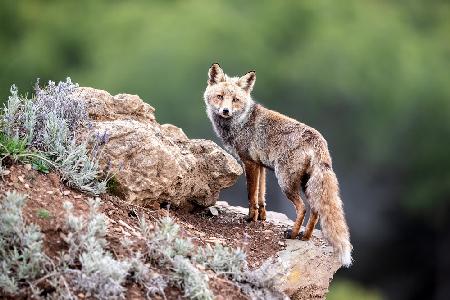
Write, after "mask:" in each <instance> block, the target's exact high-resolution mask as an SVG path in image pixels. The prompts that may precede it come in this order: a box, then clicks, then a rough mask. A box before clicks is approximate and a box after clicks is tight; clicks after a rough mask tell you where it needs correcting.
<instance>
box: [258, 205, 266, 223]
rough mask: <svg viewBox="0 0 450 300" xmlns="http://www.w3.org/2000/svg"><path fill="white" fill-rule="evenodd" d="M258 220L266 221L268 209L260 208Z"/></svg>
mask: <svg viewBox="0 0 450 300" xmlns="http://www.w3.org/2000/svg"><path fill="white" fill-rule="evenodd" d="M258 220H261V221H265V220H266V208H265V207H260V208H259V209H258Z"/></svg>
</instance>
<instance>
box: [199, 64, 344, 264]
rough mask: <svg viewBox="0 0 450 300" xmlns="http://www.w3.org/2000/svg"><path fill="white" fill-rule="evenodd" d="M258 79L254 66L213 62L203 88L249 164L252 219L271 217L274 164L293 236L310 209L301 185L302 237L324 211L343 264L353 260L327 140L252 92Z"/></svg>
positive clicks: (216, 121)
mask: <svg viewBox="0 0 450 300" xmlns="http://www.w3.org/2000/svg"><path fill="white" fill-rule="evenodd" d="M255 80H256V73H255V71H250V72H248V73H247V74H245V75H244V76H242V77H229V76H227V75H226V74H225V73H224V72H223V70H222V69H221V68H220V66H219V64H213V65H212V66H211V68H210V69H209V72H208V86H207V88H206V90H205V94H204V100H205V103H206V112H207V114H208V117H209V119H210V120H211V122H212V125H213V127H214V131H215V132H216V134H217V135H218V136H219V138H220V139H221V140H222V142H223V144H224V145H225V148H226V149H227V150H228V151H230V152H231V153H233V154H234V155H235V156H238V157H239V159H240V160H241V161H242V163H243V165H244V169H245V175H246V178H247V190H248V200H249V214H248V221H256V220H258V219H259V220H265V219H266V202H265V190H266V183H265V177H266V168H267V169H270V170H273V171H274V172H275V175H276V178H277V180H278V183H279V185H280V187H281V189H282V191H283V193H284V194H285V195H286V197H287V198H288V199H289V200H291V201H292V203H293V204H294V206H295V209H296V213H297V217H296V219H295V222H294V226H293V228H292V230H291V231H288V233H287V234H288V235H289V237H290V238H292V239H294V238H296V237H297V236H298V235H299V232H300V228H301V226H302V224H303V219H304V217H305V213H306V208H305V205H304V203H303V201H302V199H301V197H300V191H299V188H300V186H301V188H302V189H303V191H304V193H305V195H306V198H307V200H308V202H309V204H310V207H311V215H310V218H309V221H308V224H307V226H306V229H305V232H304V233H303V235H302V240H309V238H310V237H311V234H312V232H313V229H314V227H315V226H316V224H317V221H318V219H319V216H320V221H321V222H320V224H321V227H322V231H323V233H324V236H325V237H326V238H327V239H328V241H329V242H330V243H331V245H332V246H333V248H334V249H335V251H337V253H338V255H339V258H340V260H341V262H342V264H343V265H344V266H346V267H348V266H350V265H351V263H352V258H351V251H352V245H351V244H350V234H349V230H348V227H347V224H346V221H345V217H344V211H343V207H342V201H341V199H340V196H339V186H338V181H337V178H336V175H335V173H334V172H333V169H332V164H331V156H330V153H329V152H328V146H327V142H326V141H325V139H324V138H323V137H322V135H321V134H320V133H319V132H318V131H317V130H315V129H313V128H311V127H309V126H307V125H305V124H303V123H300V122H298V121H296V120H294V119H291V118H289V117H287V116H284V115H282V114H280V113H278V112H275V111H272V110H269V109H267V108H265V107H263V106H262V105H260V104H257V103H255V102H254V101H253V100H252V97H251V95H250V93H251V91H252V89H253V86H254V84H255Z"/></svg>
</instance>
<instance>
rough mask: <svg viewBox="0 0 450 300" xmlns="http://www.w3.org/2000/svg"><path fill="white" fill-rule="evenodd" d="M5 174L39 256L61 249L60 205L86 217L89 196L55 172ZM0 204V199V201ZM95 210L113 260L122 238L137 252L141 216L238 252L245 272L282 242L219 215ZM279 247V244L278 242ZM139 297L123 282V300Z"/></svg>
mask: <svg viewBox="0 0 450 300" xmlns="http://www.w3.org/2000/svg"><path fill="white" fill-rule="evenodd" d="M8 171H9V174H8V175H5V176H4V177H3V179H2V178H0V194H1V195H2V196H3V195H4V194H5V193H6V192H7V191H13V190H15V191H17V192H19V193H22V194H27V195H28V200H27V202H26V205H25V207H24V210H23V215H24V218H25V220H26V222H28V223H35V224H37V225H39V227H40V228H41V231H42V232H43V233H44V234H45V239H44V251H45V252H46V253H47V255H49V256H50V257H54V256H56V255H57V254H58V252H60V251H62V250H65V249H66V248H67V246H66V244H65V242H64V241H63V239H62V236H63V234H64V228H65V225H64V215H65V211H64V208H63V203H64V202H65V201H70V202H71V203H72V204H73V206H74V211H75V213H76V214H81V215H87V213H88V208H89V206H88V201H89V199H90V198H92V196H89V195H86V194H83V193H80V192H78V191H76V190H74V189H71V188H68V187H67V186H65V185H64V184H62V183H61V182H60V178H59V176H58V175H57V174H56V173H50V174H43V173H40V172H37V171H35V170H32V169H31V167H30V166H29V165H28V166H27V165H21V164H13V165H12V166H10V167H9V168H8ZM0 199H3V197H0ZM101 200H102V201H101V206H100V211H101V212H103V213H104V214H105V215H106V216H107V217H108V221H109V224H108V231H107V236H106V238H107V240H108V242H109V244H108V250H109V251H111V252H112V253H113V254H114V255H115V256H116V257H119V258H120V257H124V256H127V255H128V254H129V251H128V250H129V249H124V248H123V246H122V245H121V241H123V239H124V238H125V237H127V238H129V239H130V240H133V241H136V243H135V245H136V246H135V247H139V245H140V244H141V243H139V241H140V240H141V239H140V236H139V233H138V228H139V224H138V216H139V217H141V216H144V217H145V218H146V219H147V220H148V221H149V222H150V223H154V222H155V220H157V219H159V218H161V217H162V216H164V215H167V214H168V215H170V216H172V217H173V218H175V220H176V222H177V223H178V224H180V226H181V227H182V233H181V234H182V235H186V236H189V237H191V238H192V240H193V242H194V243H195V244H196V245H205V244H207V243H209V244H214V243H221V244H223V245H226V246H230V247H234V248H236V247H240V248H242V249H244V251H245V252H246V253H247V260H248V263H249V265H250V267H257V266H259V265H260V264H261V263H262V262H263V261H264V260H267V259H268V258H270V257H271V256H273V255H274V254H275V253H276V252H277V251H279V250H280V249H281V248H282V246H280V243H279V242H280V241H282V240H283V234H282V232H281V229H280V228H278V227H276V226H274V225H272V224H270V223H266V222H257V223H255V224H253V223H247V222H246V221H244V219H243V217H242V216H241V215H236V214H232V213H229V212H224V211H220V213H219V215H218V216H212V215H211V214H210V213H209V211H208V210H203V211H198V210H197V211H196V212H187V211H182V210H165V209H158V210H149V209H145V208H142V207H139V206H135V205H132V204H128V203H125V202H123V201H122V200H121V199H119V198H118V197H116V196H113V195H109V194H105V195H102V196H101ZM281 244H282V243H281ZM210 287H211V289H212V290H213V292H214V294H215V295H216V296H217V299H247V297H246V296H245V295H243V294H242V293H241V292H240V291H239V289H238V288H237V287H236V286H235V285H234V284H233V283H232V282H230V281H228V280H225V279H220V278H214V279H212V280H211V281H210ZM166 296H167V297H168V299H179V298H182V292H181V291H180V290H179V289H177V288H173V287H171V288H168V289H167V291H166ZM143 298H144V293H143V291H142V290H140V288H139V287H138V286H136V285H135V284H133V283H129V285H128V286H127V299H143Z"/></svg>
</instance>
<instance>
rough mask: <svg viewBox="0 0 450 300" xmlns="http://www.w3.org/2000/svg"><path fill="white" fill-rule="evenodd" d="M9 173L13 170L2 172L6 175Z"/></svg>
mask: <svg viewBox="0 0 450 300" xmlns="http://www.w3.org/2000/svg"><path fill="white" fill-rule="evenodd" d="M9 173H11V171H9V170H5V171H3V172H2V175H5V176H6V175H9Z"/></svg>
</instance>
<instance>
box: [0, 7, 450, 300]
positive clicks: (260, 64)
mask: <svg viewBox="0 0 450 300" xmlns="http://www.w3.org/2000/svg"><path fill="white" fill-rule="evenodd" d="M213 62H219V63H220V64H221V66H222V67H223V68H224V70H225V72H226V73H228V74H230V75H238V74H244V73H245V72H247V71H248V70H253V69H254V70H256V74H257V80H256V85H255V88H254V92H253V95H254V98H255V99H256V100H257V101H260V102H261V103H262V104H264V105H266V106H268V107H270V108H273V109H275V110H278V111H280V112H282V113H285V114H288V115H289V116H291V117H294V118H296V119H298V120H300V121H302V122H305V123H307V124H309V125H311V126H313V127H315V128H317V129H318V130H320V131H321V132H322V133H323V135H324V136H325V137H326V138H327V140H328V142H329V146H330V150H331V152H332V155H333V158H334V168H335V169H336V172H337V174H338V177H339V179H340V182H341V188H342V194H343V199H344V203H345V209H346V213H347V218H348V220H349V225H350V228H351V233H352V240H353V244H354V247H355V265H354V266H353V267H352V268H351V269H349V270H341V271H339V272H338V274H337V276H336V279H335V281H333V284H332V292H331V293H330V296H329V299H348V298H349V297H352V298H353V299H380V298H386V299H416V298H417V299H423V298H427V299H446V297H448V295H450V274H449V270H450V256H449V255H448V253H450V232H449V230H448V229H449V227H450V222H449V218H450V155H449V154H450V5H449V2H448V1H438V0H429V1H425V0H423V1H418V0H410V1H406V0H404V1H400V0H399V1H387V0H380V1H361V0H359V1H358V0H343V1H331V0H326V1H325V0H317V1H262V0H259V1H245V2H244V1H200V0H185V1H181V0H180V1H175V0H172V1H143V0H142V1H118V0H117V1H99V0H96V1H88V0H79V1H63V0H58V1H56V0H53V1H51V0H47V1H38V0H34V1H31V0H30V1H25V0H22V1H17V0H1V1H0V95H1V99H2V100H1V101H4V100H5V99H6V98H7V96H8V93H9V87H10V85H11V84H13V83H15V84H17V85H18V86H19V89H20V90H21V91H22V92H29V93H32V86H33V85H34V83H35V81H36V78H40V79H41V82H45V81H47V80H49V79H51V80H55V81H58V80H63V79H65V77H67V76H70V77H71V78H72V80H73V81H75V82H78V83H79V84H80V85H82V86H91V87H96V88H100V89H105V90H107V91H109V92H110V93H112V94H114V93H119V92H126V93H132V94H139V95H140V96H141V98H143V99H144V100H145V101H147V102H148V103H150V104H151V105H152V106H154V107H155V108H156V115H157V119H158V121H159V122H160V123H172V124H175V125H177V126H179V127H182V128H183V129H184V131H185V132H186V133H187V134H188V135H189V136H190V137H191V138H194V137H195V138H208V139H215V140H217V139H216V138H215V137H214V134H213V131H212V129H211V126H210V124H209V121H208V119H207V117H206V114H205V112H204V104H203V100H202V95H203V91H204V88H205V86H206V79H207V70H208V68H209V66H210V65H211V63H213ZM269 182H270V185H271V188H270V191H269V194H268V206H269V209H273V210H278V211H282V212H285V213H287V214H288V215H289V216H290V217H293V209H292V207H291V205H290V203H289V201H288V200H286V199H285V198H284V197H283V196H282V195H281V193H280V191H279V188H278V187H277V185H276V183H275V180H274V178H273V175H271V178H270V181H269ZM222 198H223V199H224V200H228V201H230V202H232V203H234V204H239V205H242V206H246V205H247V204H246V192H245V187H244V184H243V181H242V180H241V181H240V182H239V183H238V184H237V185H236V186H235V187H233V188H232V189H230V190H229V191H227V192H225V193H224V194H223V195H222Z"/></svg>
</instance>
